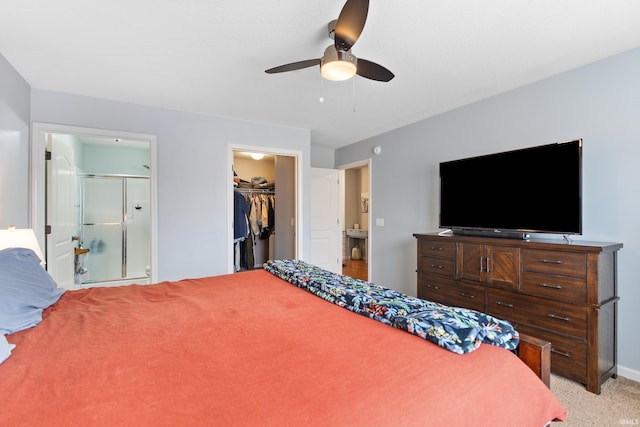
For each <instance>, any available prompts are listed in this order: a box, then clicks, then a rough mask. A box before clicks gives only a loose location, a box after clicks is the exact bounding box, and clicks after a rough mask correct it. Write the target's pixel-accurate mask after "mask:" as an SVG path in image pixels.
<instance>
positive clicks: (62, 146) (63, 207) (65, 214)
mask: <svg viewBox="0 0 640 427" xmlns="http://www.w3.org/2000/svg"><path fill="white" fill-rule="evenodd" d="M67 138H68V136H67V135H50V141H51V145H50V149H51V163H50V164H51V171H50V190H49V192H48V196H49V197H47V217H48V218H47V223H48V224H49V225H51V234H49V235H48V236H47V270H48V271H49V273H50V274H51V276H52V277H53V278H54V279H55V281H56V282H57V284H58V286H60V287H62V288H66V289H73V287H74V280H73V278H74V247H75V244H74V242H73V240H72V239H71V238H72V237H73V235H74V233H75V229H76V225H75V207H74V205H75V200H76V169H75V162H74V153H73V148H72V147H71V144H70V142H69V141H68V140H67Z"/></svg>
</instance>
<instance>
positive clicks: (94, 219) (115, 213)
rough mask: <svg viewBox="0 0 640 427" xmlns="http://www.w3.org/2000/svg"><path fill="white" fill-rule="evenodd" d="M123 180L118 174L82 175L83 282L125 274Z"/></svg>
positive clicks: (117, 278)
mask: <svg viewBox="0 0 640 427" xmlns="http://www.w3.org/2000/svg"><path fill="white" fill-rule="evenodd" d="M124 182H125V181H124V179H123V178H119V177H117V178H113V177H83V178H82V196H83V197H82V200H83V202H82V239H83V242H84V245H85V247H87V248H89V253H88V254H87V257H86V261H85V264H84V265H85V268H86V269H87V270H88V273H87V276H86V278H85V279H84V281H85V282H105V281H110V280H119V279H121V278H123V277H124V276H125V274H126V271H125V270H126V268H125V264H124V261H123V260H124V256H123V250H124V242H125V232H126V230H125V223H124V218H125V207H124V196H125V194H124V192H125V189H124Z"/></svg>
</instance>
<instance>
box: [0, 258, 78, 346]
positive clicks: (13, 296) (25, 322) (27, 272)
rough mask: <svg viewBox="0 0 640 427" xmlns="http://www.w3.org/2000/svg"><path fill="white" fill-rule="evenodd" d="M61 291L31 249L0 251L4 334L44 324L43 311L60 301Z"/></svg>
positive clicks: (0, 325)
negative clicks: (42, 322)
mask: <svg viewBox="0 0 640 427" xmlns="http://www.w3.org/2000/svg"><path fill="white" fill-rule="evenodd" d="M64 291H65V290H64V289H62V288H59V287H58V286H57V285H56V282H55V281H54V280H53V278H52V277H51V276H50V275H49V273H48V272H47V271H46V270H45V269H44V268H43V267H42V266H41V265H40V259H39V258H38V256H37V255H36V254H35V252H33V250H31V249H27V248H8V249H4V250H2V251H0V334H4V335H7V334H12V333H14V332H17V331H20V330H22V329H26V328H30V327H32V326H35V325H37V324H38V323H40V322H41V321H42V310H43V309H45V308H47V307H49V306H50V305H51V304H53V303H55V302H56V301H58V299H60V297H61V296H62V294H63V293H64Z"/></svg>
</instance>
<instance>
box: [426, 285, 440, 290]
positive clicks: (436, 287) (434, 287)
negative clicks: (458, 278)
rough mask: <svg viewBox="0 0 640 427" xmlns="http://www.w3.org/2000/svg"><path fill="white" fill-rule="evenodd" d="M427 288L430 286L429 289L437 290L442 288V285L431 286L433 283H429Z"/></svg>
mask: <svg viewBox="0 0 640 427" xmlns="http://www.w3.org/2000/svg"><path fill="white" fill-rule="evenodd" d="M427 288H429V289H431V288H433V289H435V290H436V291H437V290H438V289H440V287H439V286H438V285H433V286H431V285H427Z"/></svg>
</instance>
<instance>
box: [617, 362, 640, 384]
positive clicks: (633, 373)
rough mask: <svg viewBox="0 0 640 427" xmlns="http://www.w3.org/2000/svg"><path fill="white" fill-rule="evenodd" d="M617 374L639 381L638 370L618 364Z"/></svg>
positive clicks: (639, 373)
mask: <svg viewBox="0 0 640 427" xmlns="http://www.w3.org/2000/svg"><path fill="white" fill-rule="evenodd" d="M618 375H620V376H621V377H625V378H629V379H630V380H633V381H638V382H640V371H637V370H635V369H631V368H626V367H624V366H620V365H618Z"/></svg>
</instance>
